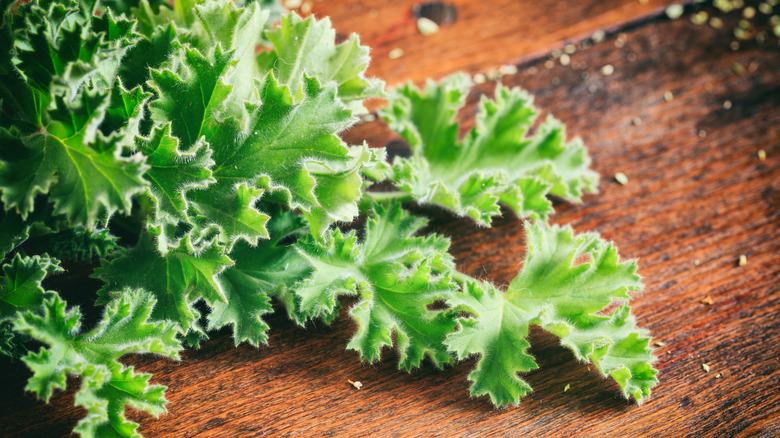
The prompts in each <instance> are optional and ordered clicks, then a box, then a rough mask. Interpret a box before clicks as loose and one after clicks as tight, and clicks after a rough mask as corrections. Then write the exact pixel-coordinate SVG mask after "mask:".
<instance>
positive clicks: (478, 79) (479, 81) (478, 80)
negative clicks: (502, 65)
mask: <svg viewBox="0 0 780 438" xmlns="http://www.w3.org/2000/svg"><path fill="white" fill-rule="evenodd" d="M472 80H473V81H474V83H475V84H477V85H479V84H484V83H485V81H486V80H487V78H486V77H485V75H483V74H482V73H477V74H475V75H474V78H472Z"/></svg>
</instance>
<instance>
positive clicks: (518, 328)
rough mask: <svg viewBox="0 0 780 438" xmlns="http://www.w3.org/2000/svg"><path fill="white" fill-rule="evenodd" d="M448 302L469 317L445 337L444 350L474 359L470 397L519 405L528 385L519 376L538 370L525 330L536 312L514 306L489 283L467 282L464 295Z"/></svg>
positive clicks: (459, 356)
mask: <svg viewBox="0 0 780 438" xmlns="http://www.w3.org/2000/svg"><path fill="white" fill-rule="evenodd" d="M448 303H449V304H450V305H451V306H453V307H454V308H455V309H457V310H462V311H466V312H468V313H470V314H471V315H473V317H470V318H460V319H459V323H460V330H459V331H458V332H456V333H452V334H450V335H449V336H447V340H446V344H447V347H448V348H449V349H450V350H451V351H453V352H455V354H456V355H457V357H458V358H459V359H465V358H466V357H468V356H470V355H472V354H478V355H479V356H480V359H479V360H478V361H477V367H476V368H475V369H474V370H473V371H472V372H471V373H470V374H469V376H468V379H469V381H471V382H472V385H471V388H470V392H471V395H472V396H481V395H488V396H490V401H491V402H493V404H494V405H496V406H499V407H501V406H505V405H509V404H517V402H518V400H519V398H520V397H522V396H524V395H525V394H527V393H528V392H530V391H531V386H530V385H529V384H528V383H527V382H526V381H524V380H523V379H521V378H519V377H518V376H517V373H518V372H527V371H530V370H533V369H536V368H538V367H539V366H538V365H537V364H536V361H535V360H534V358H533V356H531V355H530V354H528V352H527V350H528V348H530V347H531V344H530V343H529V342H528V340H527V339H526V338H527V337H528V327H529V324H531V323H532V322H533V321H534V320H535V319H536V318H537V316H538V313H539V310H538V309H537V308H536V307H534V306H531V308H530V309H529V308H525V307H521V306H516V305H514V304H513V303H511V302H509V301H508V300H506V298H505V296H504V294H503V293H502V292H500V291H498V290H496V289H495V287H493V286H492V285H491V284H489V283H483V282H471V281H469V282H466V283H464V284H463V292H462V293H460V294H455V295H453V296H452V297H451V298H450V299H449V300H448Z"/></svg>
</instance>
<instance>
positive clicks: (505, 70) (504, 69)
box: [498, 64, 517, 76]
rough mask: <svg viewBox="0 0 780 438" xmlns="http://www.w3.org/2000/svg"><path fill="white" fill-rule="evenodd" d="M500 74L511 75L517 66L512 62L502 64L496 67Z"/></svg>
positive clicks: (514, 72) (514, 73)
mask: <svg viewBox="0 0 780 438" xmlns="http://www.w3.org/2000/svg"><path fill="white" fill-rule="evenodd" d="M498 72H499V73H501V75H502V76H512V75H516V74H517V66H516V65H512V64H507V65H502V66H501V67H499V68H498Z"/></svg>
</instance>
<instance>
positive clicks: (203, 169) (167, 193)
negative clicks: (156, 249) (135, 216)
mask: <svg viewBox="0 0 780 438" xmlns="http://www.w3.org/2000/svg"><path fill="white" fill-rule="evenodd" d="M136 147H137V149H138V150H139V151H140V152H141V153H142V154H144V156H146V163H147V165H148V166H149V170H147V171H146V173H145V174H144V177H145V179H146V180H147V181H149V192H150V194H151V196H152V198H153V199H154V205H155V209H154V216H155V221H157V222H161V221H167V222H172V223H175V222H177V221H183V220H186V219H187V215H186V212H187V198H186V194H187V192H188V191H190V190H193V189H203V188H206V187H207V186H208V185H209V184H211V183H214V182H215V180H214V178H212V176H211V167H212V166H213V165H214V161H213V160H212V159H211V150H210V149H209V148H208V146H207V145H206V144H205V143H204V142H203V141H202V140H199V141H197V142H196V143H195V144H194V145H192V146H191V147H190V148H189V149H187V150H186V151H182V150H181V149H179V140H178V138H176V137H173V136H171V124H170V123H168V124H166V125H163V126H158V127H155V128H154V129H153V130H152V133H151V135H150V136H149V138H148V139H147V138H141V137H136Z"/></svg>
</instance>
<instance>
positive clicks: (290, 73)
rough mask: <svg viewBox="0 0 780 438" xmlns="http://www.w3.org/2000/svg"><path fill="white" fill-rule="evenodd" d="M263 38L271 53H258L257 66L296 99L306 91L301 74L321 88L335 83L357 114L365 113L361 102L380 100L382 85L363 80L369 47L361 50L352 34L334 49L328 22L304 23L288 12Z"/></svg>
mask: <svg viewBox="0 0 780 438" xmlns="http://www.w3.org/2000/svg"><path fill="white" fill-rule="evenodd" d="M265 36H266V37H267V38H268V39H269V40H270V41H271V43H272V44H273V51H271V52H264V53H261V54H260V55H259V56H258V62H259V64H260V66H261V68H264V69H265V71H267V70H273V71H274V73H275V74H276V76H277V77H278V78H279V81H280V82H281V83H283V84H285V85H288V86H289V87H290V89H291V90H292V91H293V94H294V95H295V96H296V99H298V98H300V97H301V96H302V94H303V92H304V91H305V89H306V85H305V81H304V74H306V75H309V76H313V77H316V78H317V79H318V80H319V81H320V82H322V83H324V84H326V83H329V82H335V83H336V85H337V87H338V97H339V99H341V100H342V101H343V102H345V103H347V104H349V105H350V108H352V109H353V110H358V111H360V112H364V111H365V109H364V108H363V105H362V101H363V100H364V99H367V98H371V97H382V96H383V89H384V82H382V81H380V80H377V79H367V78H366V77H365V71H366V68H367V67H368V62H369V59H370V58H369V56H368V47H366V46H361V45H360V40H359V38H358V36H357V35H355V34H352V35H351V36H350V37H349V39H347V40H346V41H344V42H343V43H341V44H338V45H337V44H336V31H335V30H334V29H333V27H332V26H331V23H330V19H328V18H324V19H322V20H316V19H315V18H314V17H313V16H310V17H307V18H305V19H303V18H301V17H300V16H298V14H296V13H295V12H291V13H289V14H288V15H286V16H283V17H282V21H281V24H280V25H279V26H278V27H276V28H275V29H273V30H270V31H266V34H265Z"/></svg>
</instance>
